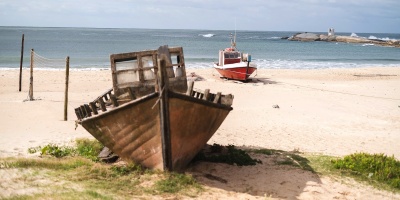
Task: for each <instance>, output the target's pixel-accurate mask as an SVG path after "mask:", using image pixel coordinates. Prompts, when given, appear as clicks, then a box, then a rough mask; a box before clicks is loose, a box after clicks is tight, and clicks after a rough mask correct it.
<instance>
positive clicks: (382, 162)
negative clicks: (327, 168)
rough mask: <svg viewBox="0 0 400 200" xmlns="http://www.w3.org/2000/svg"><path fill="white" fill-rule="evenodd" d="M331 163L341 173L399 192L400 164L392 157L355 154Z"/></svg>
mask: <svg viewBox="0 0 400 200" xmlns="http://www.w3.org/2000/svg"><path fill="white" fill-rule="evenodd" d="M331 162H332V165H333V166H334V167H335V168H336V169H338V170H340V171H341V172H342V173H346V174H350V175H352V176H356V177H358V178H360V179H361V180H363V181H368V182H371V183H379V184H383V185H385V186H387V187H389V188H391V189H395V190H400V162H399V161H398V160H396V159H395V158H394V157H393V156H391V157H389V156H386V155H384V154H367V153H355V154H351V155H347V156H345V157H343V158H340V159H333V160H332V161H331Z"/></svg>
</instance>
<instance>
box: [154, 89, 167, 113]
mask: <svg viewBox="0 0 400 200" xmlns="http://www.w3.org/2000/svg"><path fill="white" fill-rule="evenodd" d="M164 89H165V85H164V87H163V88H162V89H161V91H160V95H159V96H158V99H157V101H156V103H154V105H153V106H152V107H151V109H154V107H155V106H156V105H157V104H158V102H160V99H161V96H162V94H163V92H164Z"/></svg>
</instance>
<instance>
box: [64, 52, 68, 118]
mask: <svg viewBox="0 0 400 200" xmlns="http://www.w3.org/2000/svg"><path fill="white" fill-rule="evenodd" d="M68 82H69V56H67V59H66V61H65V96H64V121H67V120H68Z"/></svg>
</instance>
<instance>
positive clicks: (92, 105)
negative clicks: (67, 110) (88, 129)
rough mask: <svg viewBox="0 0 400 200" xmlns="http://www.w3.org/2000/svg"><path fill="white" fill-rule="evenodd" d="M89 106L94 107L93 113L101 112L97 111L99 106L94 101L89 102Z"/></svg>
mask: <svg viewBox="0 0 400 200" xmlns="http://www.w3.org/2000/svg"><path fill="white" fill-rule="evenodd" d="M89 106H90V108H91V109H92V111H93V114H95V115H97V114H99V113H98V112H97V107H96V104H95V103H94V102H90V103H89Z"/></svg>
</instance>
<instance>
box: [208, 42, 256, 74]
mask: <svg viewBox="0 0 400 200" xmlns="http://www.w3.org/2000/svg"><path fill="white" fill-rule="evenodd" d="M214 68H215V69H216V70H217V71H218V72H219V73H220V74H221V76H222V77H224V78H227V79H234V80H239V81H247V80H248V78H249V77H250V75H251V74H252V73H253V72H254V71H256V70H257V65H256V64H254V63H251V55H250V54H244V53H241V52H240V51H238V50H237V49H236V34H235V36H234V37H231V47H230V48H226V49H224V50H220V51H219V59H218V62H217V63H214Z"/></svg>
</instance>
